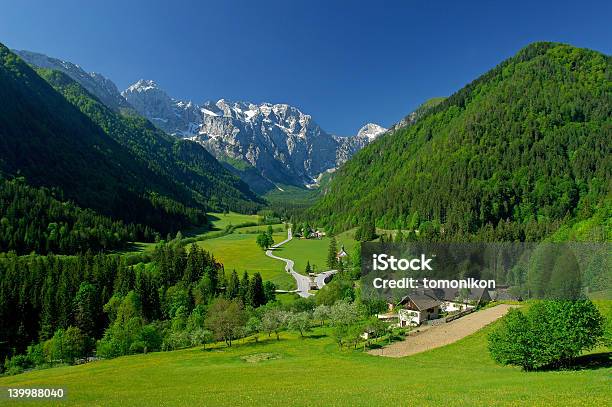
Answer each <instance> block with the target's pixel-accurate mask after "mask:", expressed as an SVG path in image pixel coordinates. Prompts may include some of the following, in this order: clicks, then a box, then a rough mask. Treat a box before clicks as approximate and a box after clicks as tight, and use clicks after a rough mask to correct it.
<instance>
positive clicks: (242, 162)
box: [122, 80, 386, 193]
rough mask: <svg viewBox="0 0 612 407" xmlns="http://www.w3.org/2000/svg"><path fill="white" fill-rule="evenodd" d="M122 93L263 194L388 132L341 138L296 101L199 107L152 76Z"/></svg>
mask: <svg viewBox="0 0 612 407" xmlns="http://www.w3.org/2000/svg"><path fill="white" fill-rule="evenodd" d="M122 95H123V96H124V97H125V98H126V99H127V100H128V102H129V103H130V104H131V105H133V106H134V108H135V109H136V110H137V111H138V112H139V113H140V114H142V115H143V116H145V117H147V118H148V119H149V120H151V122H152V123H153V124H155V125H156V126H157V127H159V128H160V129H162V130H164V131H166V132H167V133H170V134H174V135H176V136H178V137H186V138H190V139H192V140H195V141H197V142H199V143H200V144H202V145H203V146H204V147H205V148H206V149H207V150H208V151H210V152H211V153H212V154H213V155H214V156H215V157H217V159H219V160H220V161H222V162H223V163H225V164H226V166H227V167H228V168H229V169H231V170H232V171H233V172H234V173H235V174H237V175H239V176H240V177H241V178H242V179H243V180H245V182H247V183H248V184H249V185H250V186H251V187H252V188H253V189H254V190H256V191H257V192H260V193H263V192H266V191H268V190H270V189H273V188H275V185H276V184H290V185H296V186H304V185H308V184H312V183H313V182H314V179H315V178H316V177H317V176H318V175H319V174H321V173H322V172H324V171H326V170H328V169H331V168H335V167H337V166H338V165H341V164H342V163H344V162H345V161H346V160H347V159H348V158H349V157H350V156H352V155H353V154H354V153H355V152H356V151H358V150H359V149H361V148H362V147H363V146H365V145H367V144H368V143H369V142H371V141H372V140H374V139H375V138H376V137H377V136H378V135H380V134H382V133H383V132H384V131H386V129H384V128H382V127H380V126H378V125H375V124H368V125H366V126H364V128H362V129H361V130H360V133H359V134H358V135H356V136H354V137H337V136H334V135H331V134H329V133H327V132H325V131H324V130H323V129H322V128H321V127H320V126H319V125H318V124H316V123H315V122H314V120H312V117H311V116H310V115H307V114H304V113H302V112H301V111H300V110H299V109H297V108H295V107H293V106H289V105H286V104H270V103H261V104H253V103H247V102H229V101H226V100H223V99H221V100H219V101H217V102H215V103H213V102H206V103H204V104H203V105H201V106H199V105H196V104H194V103H192V102H184V101H180V100H176V99H174V98H171V97H170V96H168V95H167V94H166V93H165V92H164V91H163V90H161V89H160V88H159V87H158V86H157V84H156V83H155V82H153V81H150V80H147V81H145V80H140V81H138V82H136V83H135V84H133V85H132V86H130V87H129V88H128V89H126V90H125V91H124V92H123V93H122Z"/></svg>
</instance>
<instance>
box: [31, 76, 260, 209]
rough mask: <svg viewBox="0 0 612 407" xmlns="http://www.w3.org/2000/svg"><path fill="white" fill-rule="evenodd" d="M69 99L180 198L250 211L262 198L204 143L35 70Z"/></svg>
mask: <svg viewBox="0 0 612 407" xmlns="http://www.w3.org/2000/svg"><path fill="white" fill-rule="evenodd" d="M39 73H40V75H41V76H42V77H43V78H44V79H45V80H47V81H48V82H49V83H50V84H51V85H52V86H53V87H54V88H55V89H56V90H57V91H58V92H60V93H61V94H63V95H64V96H65V97H66V99H67V100H68V101H70V102H71V103H72V104H74V105H75V106H76V107H78V108H79V109H80V110H81V112H82V113H83V114H85V115H87V116H88V117H89V118H91V120H92V121H94V122H95V123H96V124H97V125H99V126H100V127H101V128H102V129H103V130H104V131H105V133H106V134H107V135H108V136H109V137H110V138H112V139H114V140H116V141H117V142H118V143H119V144H121V145H123V146H124V147H125V148H127V149H128V150H129V151H130V153H132V154H133V155H134V156H135V157H138V158H139V159H141V160H142V162H143V163H144V164H145V165H146V166H147V167H148V169H149V170H151V171H152V172H154V173H155V174H156V177H155V179H168V180H170V182H172V183H173V184H175V185H176V187H175V191H176V193H177V194H180V195H181V197H182V198H181V202H186V203H189V204H191V205H195V206H202V207H207V208H210V209H214V210H221V209H225V208H229V209H233V210H237V211H242V212H252V211H254V210H256V209H257V208H258V206H259V204H260V203H262V201H260V200H259V199H258V198H257V196H256V195H255V194H254V193H253V192H252V191H251V190H250V189H249V187H248V186H247V185H246V184H245V183H243V182H242V181H240V180H239V179H238V178H237V177H235V176H233V175H231V174H230V173H229V172H228V171H227V170H225V169H224V168H223V166H222V165H221V164H219V162H218V161H217V160H216V159H215V158H214V157H213V156H211V155H210V153H208V151H206V149H204V148H203V147H202V146H200V145H199V144H197V143H194V142H192V141H189V140H177V139H176V138H175V137H172V136H170V135H167V134H165V133H164V132H163V131H161V130H159V129H157V128H155V127H154V126H152V125H151V124H150V123H149V122H148V121H147V120H146V119H143V118H141V117H138V116H129V115H118V114H115V113H114V112H113V111H111V110H110V109H109V108H107V107H106V106H105V105H104V104H102V103H100V102H98V101H97V100H96V99H94V98H93V97H92V96H91V95H90V94H89V93H88V92H87V91H86V90H85V89H83V88H82V87H81V86H80V85H79V84H78V83H76V82H74V81H72V80H71V79H69V78H67V77H66V76H65V75H63V74H61V73H59V72H57V71H50V70H39Z"/></svg>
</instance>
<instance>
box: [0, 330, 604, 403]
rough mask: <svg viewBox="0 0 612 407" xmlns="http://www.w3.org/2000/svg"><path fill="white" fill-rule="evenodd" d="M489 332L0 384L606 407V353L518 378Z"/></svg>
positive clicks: (123, 397) (121, 362) (293, 345)
mask: <svg viewBox="0 0 612 407" xmlns="http://www.w3.org/2000/svg"><path fill="white" fill-rule="evenodd" d="M489 330H490V327H488V328H485V329H484V330H482V331H479V332H477V333H475V334H474V335H471V336H469V337H467V338H464V339H462V340H460V341H458V342H456V343H454V344H451V345H448V346H445V347H442V348H438V349H434V350H432V351H429V352H425V353H422V354H418V355H414V356H410V357H405V358H399V359H391V358H384V357H380V356H372V355H368V354H365V353H363V352H361V351H360V350H344V351H339V350H338V347H337V346H336V345H335V344H334V343H333V341H332V340H331V339H330V338H329V337H328V336H326V333H327V330H326V328H317V329H315V330H314V331H313V332H312V333H311V334H310V336H309V337H307V338H305V339H300V338H299V337H297V336H296V335H294V334H291V333H283V334H281V340H280V341H276V339H273V338H270V339H269V338H267V336H266V335H262V337H261V338H260V342H259V343H254V342H253V341H252V339H247V340H246V342H245V341H244V340H241V341H237V342H236V344H235V345H234V346H233V347H231V348H226V347H225V346H222V345H217V346H216V347H214V349H207V350H204V349H202V348H191V349H186V350H180V351H174V352H162V353H150V354H145V355H136V356H128V357H121V358H118V359H113V360H107V361H98V362H93V363H89V364H86V365H81V366H66V367H59V368H54V369H50V370H42V371H32V372H28V373H25V374H21V375H17V376H11V377H4V378H0V386H18V387H37V386H46V387H52V386H61V387H66V388H67V390H68V397H67V400H66V401H65V402H63V403H62V405H71V406H72V405H80V406H82V405H87V406H145V405H146V406H161V405H163V406H187V405H192V406H246V405H248V406H252V405H269V406H287V405H295V406H375V405H390V406H401V405H419V406H426V405H452V406H496V405H504V406H506V405H529V406H553V405H559V404H563V405H567V406H604V405H609V402H610V388H612V369H611V368H610V367H609V357H610V354H609V353H599V354H597V355H595V357H592V359H591V361H592V362H591V363H592V364H591V365H590V366H586V367H584V368H583V369H580V370H568V371H548V372H546V371H544V372H529V373H527V372H522V371H521V370H520V369H518V368H513V367H502V366H498V365H496V364H495V363H494V362H493V361H492V360H491V359H490V357H489V354H488V352H487V348H486V334H487V332H488V331H489ZM600 351H601V352H604V351H603V350H600ZM606 358H607V359H608V364H607V366H608V367H605V359H606ZM602 359H603V360H604V362H602ZM34 404H36V405H44V404H45V403H43V402H36V403H34ZM58 404H59V403H58ZM7 405H24V406H27V405H33V402H24V403H22V404H19V403H17V402H11V403H9V404H7Z"/></svg>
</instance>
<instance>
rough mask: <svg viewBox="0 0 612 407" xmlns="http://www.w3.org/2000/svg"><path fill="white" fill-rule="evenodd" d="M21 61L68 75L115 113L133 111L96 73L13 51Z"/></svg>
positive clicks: (72, 65) (54, 59)
mask: <svg viewBox="0 0 612 407" xmlns="http://www.w3.org/2000/svg"><path fill="white" fill-rule="evenodd" d="M12 52H13V53H15V54H17V55H18V56H19V57H20V58H21V59H23V60H24V61H25V62H27V63H28V64H30V65H33V66H36V67H38V68H46V69H53V70H56V71H60V72H63V73H65V74H66V75H68V76H69V77H70V78H72V79H73V80H74V81H76V82H78V83H79V84H81V86H83V87H84V88H85V89H87V91H88V92H89V93H91V94H92V95H94V96H95V97H97V98H98V99H99V100H100V101H101V102H102V103H104V104H105V105H106V106H108V107H110V108H111V109H113V110H115V111H120V110H127V111H133V110H134V109H133V108H132V107H131V106H130V104H129V103H127V101H126V100H125V99H124V98H123V96H121V93H119V90H118V89H117V86H116V85H115V84H114V83H113V82H112V81H111V80H110V79H108V78H105V77H104V76H103V75H101V74H99V73H96V72H91V73H88V72H85V71H84V70H83V69H82V68H81V67H80V66H78V65H75V64H73V63H71V62H68V61H62V60H60V59H57V58H51V57H48V56H46V55H44V54H39V53H37V52H31V51H20V50H13V51H12Z"/></svg>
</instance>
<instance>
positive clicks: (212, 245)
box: [197, 226, 295, 290]
mask: <svg viewBox="0 0 612 407" xmlns="http://www.w3.org/2000/svg"><path fill="white" fill-rule="evenodd" d="M266 228H267V226H266ZM273 236H274V241H276V242H280V241H282V240H284V239H285V238H286V236H287V234H286V232H284V231H282V232H275V233H274V235H273ZM256 238H257V234H254V233H236V232H234V233H232V234H229V235H225V236H221V237H218V238H215V239H208V240H203V241H200V242H197V244H198V245H199V246H200V247H202V248H204V249H205V250H208V251H209V252H211V253H212V254H213V255H214V256H215V258H216V259H217V260H219V261H220V262H221V263H223V265H224V266H225V270H226V271H227V272H230V271H231V270H233V269H235V270H236V271H237V272H238V274H239V275H240V276H242V273H243V272H244V271H245V270H246V271H248V272H249V273H254V272H257V271H258V272H259V273H261V277H262V278H263V279H264V280H269V281H272V282H273V283H274V284H276V286H277V288H279V289H283V290H290V289H295V280H294V279H293V277H291V276H290V275H289V274H287V272H285V263H283V262H281V261H279V260H274V259H271V258H269V257H267V256H266V255H265V253H264V251H263V250H261V249H260V248H259V247H258V246H257V243H256Z"/></svg>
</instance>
